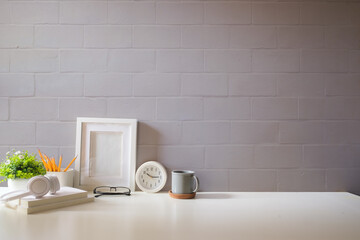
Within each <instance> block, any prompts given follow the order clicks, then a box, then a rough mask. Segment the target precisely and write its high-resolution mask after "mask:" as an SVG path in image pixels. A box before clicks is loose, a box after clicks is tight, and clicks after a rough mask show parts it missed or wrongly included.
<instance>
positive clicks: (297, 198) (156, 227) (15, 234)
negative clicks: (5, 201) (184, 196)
mask: <svg viewBox="0 0 360 240" xmlns="http://www.w3.org/2000/svg"><path fill="white" fill-rule="evenodd" d="M0 239H7V240H12V239H17V240H20V239H21V240H25V239H30V240H31V239H56V240H57V239H66V240H72V239H74V240H75V239H76V240H80V239H94V240H95V239H96V240H102V239H104V240H105V239H125V240H129V239H146V240H152V239H154V240H155V239H156V240H163V239H164V240H165V239H166V240H172V239H173V240H176V239H182V240H183V239H216V240H222V239H236V240H239V239H242V240H258V239H259V240H272V239H276V240H282V239H286V240H290V239H291V240H297V239H301V240H305V239H307V240H308V239H314V240H322V239H323V240H332V239H337V240H359V239H360V197H358V196H356V195H353V194H350V193H205V192H202V193H198V195H197V197H196V199H192V200H177V199H172V198H170V197H169V196H168V194H166V193H158V194H146V193H133V195H132V196H120V197H108V196H102V197H100V198H97V199H96V200H95V202H93V203H88V204H83V205H78V206H72V207H67V208H62V209H57V210H51V211H47V212H43V213H38V214H33V215H24V214H19V213H17V212H16V211H14V210H12V209H7V208H6V207H4V206H0Z"/></svg>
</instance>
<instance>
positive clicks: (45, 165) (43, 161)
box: [38, 149, 49, 171]
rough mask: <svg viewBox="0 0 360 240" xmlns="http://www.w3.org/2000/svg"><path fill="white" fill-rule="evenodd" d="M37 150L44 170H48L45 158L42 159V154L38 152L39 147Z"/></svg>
mask: <svg viewBox="0 0 360 240" xmlns="http://www.w3.org/2000/svg"><path fill="white" fill-rule="evenodd" d="M38 152H39V155H40V158H41V161H42V163H43V164H44V167H45V169H46V171H49V167H48V166H47V164H46V162H45V160H44V158H43V156H42V154H41V152H40V149H38Z"/></svg>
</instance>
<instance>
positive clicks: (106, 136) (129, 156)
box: [76, 119, 136, 190]
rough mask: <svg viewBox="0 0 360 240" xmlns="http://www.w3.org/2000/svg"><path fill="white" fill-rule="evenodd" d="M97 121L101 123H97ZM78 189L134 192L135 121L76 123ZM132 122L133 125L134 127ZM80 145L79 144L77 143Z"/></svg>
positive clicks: (84, 121) (82, 120)
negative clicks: (128, 189) (124, 189)
mask: <svg viewBox="0 0 360 240" xmlns="http://www.w3.org/2000/svg"><path fill="white" fill-rule="evenodd" d="M100 120H101V119H100ZM78 121H81V122H80V123H79V122H78V127H80V128H81V133H80V130H79V131H78V133H77V134H80V135H81V138H80V139H79V136H77V152H79V153H80V154H79V155H80V162H79V164H78V166H77V167H76V169H77V170H78V171H79V176H78V178H79V179H78V183H79V187H82V188H85V189H91V188H92V187H96V186H104V185H107V186H125V187H129V188H130V189H132V190H134V188H135V187H134V186H135V180H134V174H135V159H136V158H135V153H136V150H135V148H136V141H135V138H136V120H133V121H132V122H126V121H122V122H113V123H112V122H109V121H106V122H101V121H99V122H96V121H90V122H87V121H86V119H85V120H84V119H80V120H79V119H78ZM134 121H135V123H134ZM79 142H80V143H79Z"/></svg>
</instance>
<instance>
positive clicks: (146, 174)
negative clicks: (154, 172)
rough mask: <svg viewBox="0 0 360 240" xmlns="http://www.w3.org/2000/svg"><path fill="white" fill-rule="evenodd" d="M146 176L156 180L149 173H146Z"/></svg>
mask: <svg viewBox="0 0 360 240" xmlns="http://www.w3.org/2000/svg"><path fill="white" fill-rule="evenodd" d="M146 175H148V176H149V177H151V178H154V177H153V176H151V175H150V174H148V173H146Z"/></svg>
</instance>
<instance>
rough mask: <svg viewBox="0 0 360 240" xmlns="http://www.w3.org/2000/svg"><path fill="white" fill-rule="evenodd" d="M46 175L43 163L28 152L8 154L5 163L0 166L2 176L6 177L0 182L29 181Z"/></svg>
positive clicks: (13, 151)
mask: <svg viewBox="0 0 360 240" xmlns="http://www.w3.org/2000/svg"><path fill="white" fill-rule="evenodd" d="M45 174H46V170H45V168H44V165H43V164H42V162H40V161H38V160H37V159H36V155H35V154H29V153H28V152H27V151H25V152H22V151H15V150H12V151H11V152H7V153H6V159H5V161H3V162H2V163H1V164H0V176H3V177H5V178H4V179H2V180H0V182H3V181H6V180H7V179H15V178H22V179H28V178H32V177H34V176H37V175H45Z"/></svg>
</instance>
